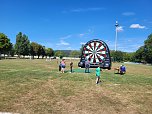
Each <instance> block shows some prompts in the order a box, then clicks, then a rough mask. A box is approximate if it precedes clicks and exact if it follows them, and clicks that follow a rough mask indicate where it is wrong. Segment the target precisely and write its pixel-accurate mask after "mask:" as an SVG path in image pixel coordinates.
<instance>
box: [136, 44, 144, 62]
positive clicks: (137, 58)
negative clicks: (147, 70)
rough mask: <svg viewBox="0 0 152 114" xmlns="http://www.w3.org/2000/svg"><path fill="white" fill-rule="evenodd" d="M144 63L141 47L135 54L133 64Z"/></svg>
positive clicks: (142, 48) (142, 47)
mask: <svg viewBox="0 0 152 114" xmlns="http://www.w3.org/2000/svg"><path fill="white" fill-rule="evenodd" d="M142 61H144V46H141V47H140V48H139V49H138V50H137V51H136V53H135V62H142Z"/></svg>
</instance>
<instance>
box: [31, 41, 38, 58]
mask: <svg viewBox="0 0 152 114" xmlns="http://www.w3.org/2000/svg"><path fill="white" fill-rule="evenodd" d="M38 50H39V44H38V43H36V42H32V43H31V44H30V55H31V56H32V58H33V59H34V56H36V55H37V52H38Z"/></svg>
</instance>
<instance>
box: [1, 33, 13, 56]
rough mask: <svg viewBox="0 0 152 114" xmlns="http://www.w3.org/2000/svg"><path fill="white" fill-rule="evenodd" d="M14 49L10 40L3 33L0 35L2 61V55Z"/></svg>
mask: <svg viewBox="0 0 152 114" xmlns="http://www.w3.org/2000/svg"><path fill="white" fill-rule="evenodd" d="M11 48H12V43H11V42H10V39H9V38H8V37H7V36H6V35H5V34H3V33H0V59H1V54H2V53H3V54H6V53H7V52H8V51H10V50H11Z"/></svg>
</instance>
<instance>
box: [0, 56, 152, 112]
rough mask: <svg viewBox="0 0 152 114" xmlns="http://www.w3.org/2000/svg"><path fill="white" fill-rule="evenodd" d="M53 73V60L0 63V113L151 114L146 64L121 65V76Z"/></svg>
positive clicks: (151, 79) (149, 75)
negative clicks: (98, 76) (122, 66)
mask: <svg viewBox="0 0 152 114" xmlns="http://www.w3.org/2000/svg"><path fill="white" fill-rule="evenodd" d="M73 62H74V73H69V64H70V61H68V60H67V61H66V63H67V67H66V73H64V74H62V73H60V72H58V64H57V60H53V61H45V60H37V59H35V60H27V59H25V60H24V59H21V60H0V112H13V113H21V114H33V113H35V114H49V113H53V114H110V113H113V114H117V113H119V114H126V113H127V114H152V108H151V106H152V72H151V71H152V66H147V65H133V64H130V65H129V64H125V66H126V67H127V73H126V74H125V75H119V74H114V70H113V68H114V67H118V66H119V65H120V64H121V63H113V65H112V69H111V70H103V72H102V74H101V80H102V82H101V83H100V84H99V85H96V84H95V71H94V69H90V71H91V72H90V73H84V69H80V68H78V67H77V62H78V61H76V60H75V61H73Z"/></svg>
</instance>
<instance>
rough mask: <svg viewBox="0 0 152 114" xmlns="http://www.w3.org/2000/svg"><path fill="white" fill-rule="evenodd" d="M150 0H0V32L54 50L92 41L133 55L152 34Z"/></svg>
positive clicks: (70, 47)
mask: <svg viewBox="0 0 152 114" xmlns="http://www.w3.org/2000/svg"><path fill="white" fill-rule="evenodd" d="M151 6H152V0H0V32H1V33H4V34H5V35H7V36H8V38H9V39H10V40H11V42H12V43H13V44H15V42H16V35H17V34H18V33H19V32H22V33H23V34H25V35H27V36H28V38H29V40H30V42H37V43H39V44H41V45H43V46H45V47H46V48H52V49H54V50H79V49H80V47H81V46H82V44H85V43H87V42H88V41H89V40H92V39H100V40H103V41H104V42H105V43H106V44H107V45H108V46H109V49H110V50H115V39H116V27H115V24H116V21H118V24H119V27H118V28H117V31H118V32H117V33H118V34H117V50H120V51H124V52H135V51H136V50H137V49H138V48H139V47H140V46H142V45H144V41H145V40H146V39H147V37H148V35H150V34H151V33H152V7H151Z"/></svg>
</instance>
